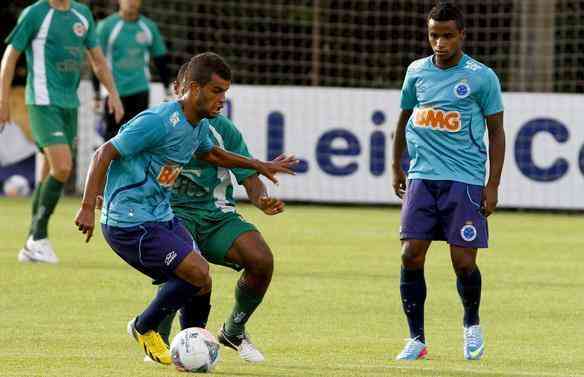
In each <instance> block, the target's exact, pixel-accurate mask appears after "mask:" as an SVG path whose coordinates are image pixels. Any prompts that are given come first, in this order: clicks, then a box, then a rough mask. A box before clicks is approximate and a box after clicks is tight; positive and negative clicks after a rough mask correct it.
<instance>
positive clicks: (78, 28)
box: [73, 22, 87, 38]
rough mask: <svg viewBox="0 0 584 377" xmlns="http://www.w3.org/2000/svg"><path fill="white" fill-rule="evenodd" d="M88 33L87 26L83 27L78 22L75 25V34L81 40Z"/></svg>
mask: <svg viewBox="0 0 584 377" xmlns="http://www.w3.org/2000/svg"><path fill="white" fill-rule="evenodd" d="M86 31H87V29H86V28H85V25H83V24H82V23H81V22H76V23H75V24H74V25H73V32H74V33H75V35H76V36H78V37H79V38H81V37H83V36H84V35H85V32H86Z"/></svg>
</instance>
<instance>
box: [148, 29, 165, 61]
mask: <svg viewBox="0 0 584 377" xmlns="http://www.w3.org/2000/svg"><path fill="white" fill-rule="evenodd" d="M149 26H150V31H151V32H152V46H150V53H151V54H152V56H153V57H157V56H162V55H165V54H166V45H165V44H164V39H163V38H162V35H161V34H160V30H159V29H158V26H157V25H156V24H155V23H154V22H151V23H149Z"/></svg>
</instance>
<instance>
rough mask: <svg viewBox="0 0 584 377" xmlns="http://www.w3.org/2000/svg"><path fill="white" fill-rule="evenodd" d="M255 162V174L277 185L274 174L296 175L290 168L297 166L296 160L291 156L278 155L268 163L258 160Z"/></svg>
mask: <svg viewBox="0 0 584 377" xmlns="http://www.w3.org/2000/svg"><path fill="white" fill-rule="evenodd" d="M256 162H257V164H256V170H257V172H258V173H260V174H261V175H263V176H265V177H266V178H268V179H269V180H270V181H272V182H274V183H276V184H277V183H278V179H277V178H276V174H278V173H286V174H290V175H296V173H295V172H294V170H292V168H293V167H294V166H296V165H297V164H298V159H297V158H296V157H294V156H293V155H280V156H278V157H276V158H275V159H273V160H272V161H270V162H264V161H258V160H256Z"/></svg>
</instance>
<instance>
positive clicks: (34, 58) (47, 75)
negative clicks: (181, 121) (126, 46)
mask: <svg viewBox="0 0 584 377" xmlns="http://www.w3.org/2000/svg"><path fill="white" fill-rule="evenodd" d="M6 42H7V43H9V46H8V47H7V48H6V51H5V52H4V56H3V58H2V68H1V72H0V82H1V88H0V125H1V124H4V123H6V122H8V121H9V120H10V112H9V97H10V85H11V82H12V78H13V76H14V68H15V65H16V62H17V60H18V58H19V57H20V54H21V53H22V52H23V51H24V52H25V53H26V62H27V70H28V75H27V81H26V104H27V112H28V116H29V118H30V125H31V129H32V133H33V136H34V139H35V141H36V143H37V145H38V147H39V149H40V150H41V151H42V152H43V154H44V161H43V165H42V167H41V171H42V179H41V181H40V182H39V183H38V184H37V187H36V190H35V191H34V194H33V202H32V223H31V226H30V231H29V237H28V239H27V241H26V244H25V246H24V247H23V249H22V250H20V252H19V254H18V260H19V261H21V262H29V261H35V262H48V263H57V261H58V258H57V256H56V254H55V252H54V250H53V247H52V245H51V243H50V242H49V239H48V223H49V218H50V217H51V214H52V213H53V210H54V209H55V207H56V205H57V202H58V201H59V198H60V196H61V192H62V191H63V184H64V183H65V182H66V181H67V179H68V178H69V175H70V174H71V170H72V168H73V158H72V150H73V146H74V139H75V138H76V135H77V108H78V107H79V98H78V97H77V88H78V87H79V76H80V72H81V67H82V65H83V62H84V61H85V56H86V51H88V56H89V58H90V61H91V63H92V66H93V68H94V71H95V73H96V75H97V77H98V78H99V80H100V81H101V82H102V83H103V84H104V86H105V87H106V89H107V90H108V92H109V93H110V101H109V102H108V107H109V111H111V112H113V113H114V115H115V117H116V118H117V119H121V118H122V116H123V113H124V110H123V107H122V104H121V102H120V99H119V96H118V93H117V91H116V89H115V87H114V84H113V80H112V76H111V72H110V71H109V69H108V67H107V62H106V61H105V59H104V57H103V54H102V52H101V49H100V48H99V46H98V45H97V38H96V35H95V27H94V21H93V17H92V15H91V11H90V10H89V8H87V7H86V6H85V5H82V4H79V3H78V2H76V1H69V0H40V1H37V2H36V3H34V4H33V5H31V6H29V7H27V8H26V9H25V10H24V11H23V12H22V14H21V15H20V18H19V20H18V23H17V25H16V27H15V28H14V30H13V31H12V33H11V34H10V35H9V36H8V38H7V39H6Z"/></svg>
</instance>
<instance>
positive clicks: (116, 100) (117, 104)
mask: <svg viewBox="0 0 584 377" xmlns="http://www.w3.org/2000/svg"><path fill="white" fill-rule="evenodd" d="M87 53H88V54H87V56H88V57H89V62H90V63H91V64H90V65H91V68H92V69H93V72H94V73H95V76H97V78H98V80H99V81H100V82H101V83H102V84H103V86H104V87H105V89H106V90H107V92H108V93H109V96H108V109H109V112H110V113H113V114H114V117H115V118H116V122H117V123H119V122H120V121H121V120H122V118H123V117H124V106H123V105H122V101H121V100H120V96H119V94H118V90H117V89H116V86H115V85H114V78H113V76H112V72H111V71H110V69H109V67H108V65H107V61H106V60H105V57H104V56H103V52H102V51H101V48H100V47H94V48H90V49H89V50H87Z"/></svg>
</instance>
